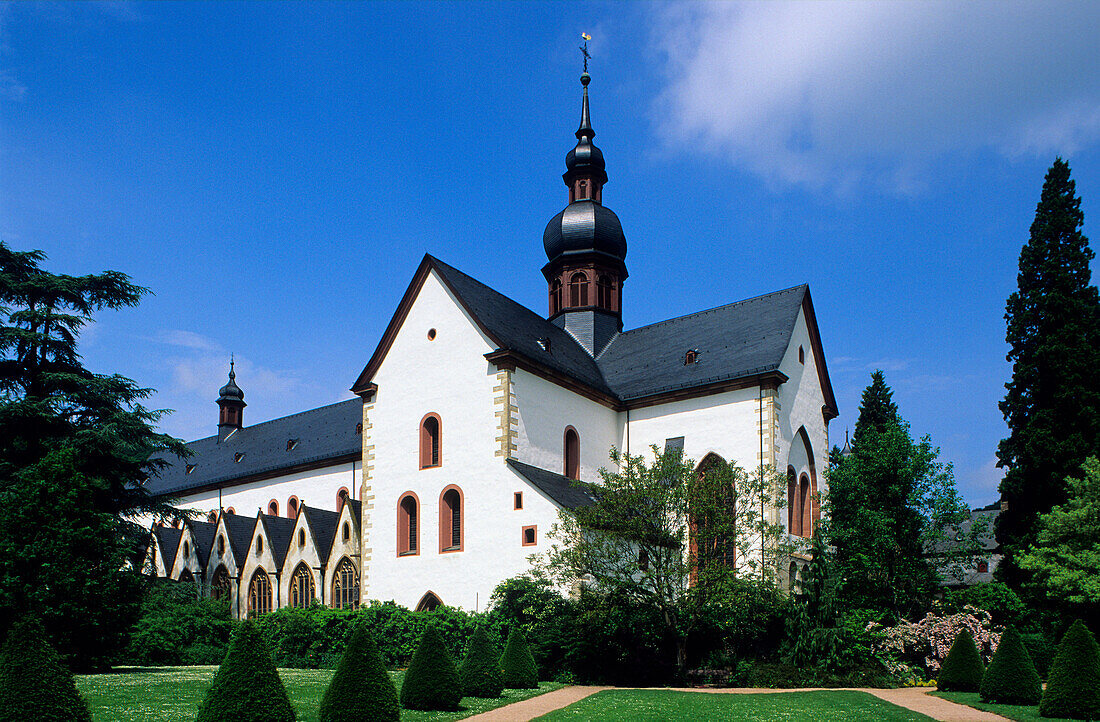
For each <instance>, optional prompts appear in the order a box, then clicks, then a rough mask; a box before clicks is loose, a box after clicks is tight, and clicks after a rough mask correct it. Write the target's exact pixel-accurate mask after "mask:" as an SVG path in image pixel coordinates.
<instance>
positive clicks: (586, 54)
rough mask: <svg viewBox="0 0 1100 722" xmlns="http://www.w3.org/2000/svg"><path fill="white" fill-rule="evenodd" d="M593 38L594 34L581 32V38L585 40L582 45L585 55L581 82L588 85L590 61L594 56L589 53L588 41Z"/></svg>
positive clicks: (582, 51) (582, 52) (582, 53)
mask: <svg viewBox="0 0 1100 722" xmlns="http://www.w3.org/2000/svg"><path fill="white" fill-rule="evenodd" d="M591 39H592V36H591V35H589V34H588V33H581V40H583V41H584V45H581V48H580V50H581V55H583V56H584V75H582V76H581V82H582V83H584V84H585V85H588V80H587V79H586V78H587V77H588V61H589V60H591V59H592V56H591V55H589V54H588V41H589V40H591Z"/></svg>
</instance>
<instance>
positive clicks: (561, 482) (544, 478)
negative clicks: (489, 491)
mask: <svg viewBox="0 0 1100 722" xmlns="http://www.w3.org/2000/svg"><path fill="white" fill-rule="evenodd" d="M508 466H510V467H512V469H513V470H514V471H515V472H516V473H517V474H519V475H520V476H522V477H523V478H524V479H526V480H527V481H529V482H530V483H531V484H532V485H533V486H534V487H535V488H537V489H539V490H541V491H542V492H543V493H544V494H546V495H547V496H548V497H550V498H551V499H553V500H554V501H555V502H556V503H557V504H559V505H561V506H563V507H565V508H566V509H575V508H577V507H578V506H588V505H590V504H591V503H592V502H593V499H592V497H591V495H589V493H588V491H587V490H586V489H585V488H584V487H583V486H580V485H576V484H575V482H574V481H573V480H572V479H570V478H569V477H567V476H562V475H561V474H555V473H554V472H552V471H547V470H546V469H540V468H538V467H537V466H531V465H530V464H524V463H523V462H522V461H516V460H515V459H508Z"/></svg>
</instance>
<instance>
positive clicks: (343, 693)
mask: <svg viewBox="0 0 1100 722" xmlns="http://www.w3.org/2000/svg"><path fill="white" fill-rule="evenodd" d="M400 714H401V712H400V710H399V709H398V706H397V689H396V688H395V687H394V686H393V680H391V679H390V675H389V674H388V673H387V672H386V668H385V666H383V664H382V657H381V656H379V654H378V646H377V645H376V644H375V643H374V635H372V634H371V632H370V628H369V627H368V626H367V625H366V624H364V623H360V624H358V625H356V627H355V631H354V632H352V635H351V641H349V642H348V645H347V649H345V650H344V655H343V656H342V657H341V658H340V664H339V665H337V667H336V674H334V675H333V677H332V682H330V683H329V686H328V689H326V690H325V696H324V697H323V698H322V699H321V707H320V709H319V710H318V712H317V719H318V720H319V722H397V720H398V718H399V716H400Z"/></svg>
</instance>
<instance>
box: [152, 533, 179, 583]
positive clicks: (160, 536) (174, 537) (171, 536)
mask: <svg viewBox="0 0 1100 722" xmlns="http://www.w3.org/2000/svg"><path fill="white" fill-rule="evenodd" d="M182 534H183V530H182V529H176V528H175V527H171V526H155V527H153V537H154V538H156V540H157V549H159V550H160V558H161V561H163V562H164V567H165V569H167V570H168V573H169V574H171V573H172V566H173V565H174V564H175V563H176V551H177V550H178V549H179V547H180V536H181V535H182Z"/></svg>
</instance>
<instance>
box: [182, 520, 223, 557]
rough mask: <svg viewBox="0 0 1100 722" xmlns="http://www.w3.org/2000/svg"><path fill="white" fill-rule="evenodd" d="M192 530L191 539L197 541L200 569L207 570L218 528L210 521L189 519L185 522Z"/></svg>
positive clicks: (196, 550)
mask: <svg viewBox="0 0 1100 722" xmlns="http://www.w3.org/2000/svg"><path fill="white" fill-rule="evenodd" d="M184 523H185V524H187V526H188V527H190V529H191V537H192V538H193V539H194V540H195V554H196V555H198V557H199V567H201V568H202V569H206V562H208V561H209V560H210V549H211V547H213V546H214V533H215V532H216V531H217V527H216V526H215V525H214V524H212V523H210V522H208V521H198V520H196V519H188V520H187V521H185V522H184Z"/></svg>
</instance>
